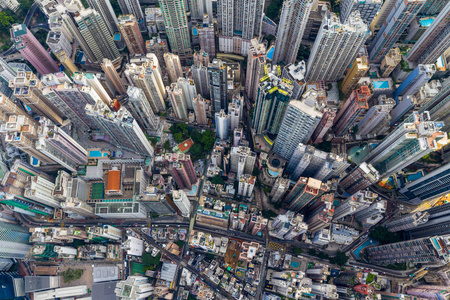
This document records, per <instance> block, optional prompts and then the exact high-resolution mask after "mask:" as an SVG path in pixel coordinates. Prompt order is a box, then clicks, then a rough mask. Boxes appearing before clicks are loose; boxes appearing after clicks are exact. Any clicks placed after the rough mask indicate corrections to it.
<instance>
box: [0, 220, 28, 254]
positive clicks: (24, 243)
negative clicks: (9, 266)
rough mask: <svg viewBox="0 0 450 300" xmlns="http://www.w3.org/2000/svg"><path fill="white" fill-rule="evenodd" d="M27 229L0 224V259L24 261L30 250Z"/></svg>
mask: <svg viewBox="0 0 450 300" xmlns="http://www.w3.org/2000/svg"><path fill="white" fill-rule="evenodd" d="M29 239H30V233H29V232H28V229H27V228H25V227H22V226H19V225H15V224H9V223H4V222H0V258H17V259H24V258H25V257H26V255H27V254H28V251H29V250H30V248H31V245H30V243H29Z"/></svg>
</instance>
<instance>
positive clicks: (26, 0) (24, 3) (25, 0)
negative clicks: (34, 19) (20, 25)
mask: <svg viewBox="0 0 450 300" xmlns="http://www.w3.org/2000/svg"><path fill="white" fill-rule="evenodd" d="M18 2H19V4H20V8H21V9H23V10H25V11H27V10H29V9H30V7H31V5H33V1H32V0H19V1H18Z"/></svg>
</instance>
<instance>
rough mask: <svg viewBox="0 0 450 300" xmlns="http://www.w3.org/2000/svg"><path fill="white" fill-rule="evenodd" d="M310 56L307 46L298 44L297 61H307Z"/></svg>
mask: <svg viewBox="0 0 450 300" xmlns="http://www.w3.org/2000/svg"><path fill="white" fill-rule="evenodd" d="M310 55H311V48H310V47H309V45H303V44H300V47H299V48H298V52H297V60H307V59H308V58H309V56H310Z"/></svg>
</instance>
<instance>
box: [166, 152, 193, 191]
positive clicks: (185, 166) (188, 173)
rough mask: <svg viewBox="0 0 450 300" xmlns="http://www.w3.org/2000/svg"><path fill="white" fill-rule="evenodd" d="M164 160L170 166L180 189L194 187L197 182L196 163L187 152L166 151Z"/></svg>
mask: <svg viewBox="0 0 450 300" xmlns="http://www.w3.org/2000/svg"><path fill="white" fill-rule="evenodd" d="M162 160H163V161H164V162H165V164H166V165H167V166H168V168H169V171H170V173H171V174H172V176H173V178H174V180H175V182H176V184H177V186H178V188H179V189H189V190H191V189H192V185H193V184H195V183H196V182H197V175H196V173H195V169H194V165H193V164H192V160H191V157H190V156H189V155H187V154H177V153H166V154H165V155H163V156H162Z"/></svg>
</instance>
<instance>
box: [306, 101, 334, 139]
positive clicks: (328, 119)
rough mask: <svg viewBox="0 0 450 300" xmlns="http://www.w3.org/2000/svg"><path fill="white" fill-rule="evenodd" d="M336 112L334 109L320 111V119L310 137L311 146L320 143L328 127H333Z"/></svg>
mask: <svg viewBox="0 0 450 300" xmlns="http://www.w3.org/2000/svg"><path fill="white" fill-rule="evenodd" d="M336 111H337V109H336V108H324V109H323V110H322V113H323V115H322V119H321V120H320V122H319V124H318V125H317V127H316V130H314V132H313V134H312V136H311V142H312V143H313V144H317V143H320V142H322V140H323V137H324V136H325V134H326V133H327V132H328V130H329V129H330V127H331V126H333V122H334V118H336Z"/></svg>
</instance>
